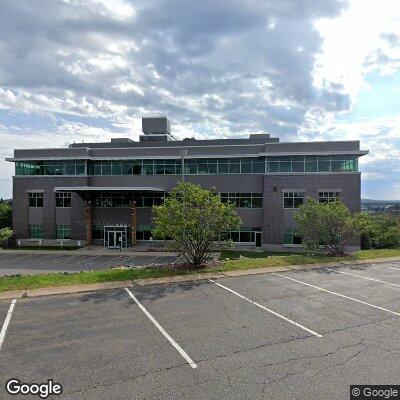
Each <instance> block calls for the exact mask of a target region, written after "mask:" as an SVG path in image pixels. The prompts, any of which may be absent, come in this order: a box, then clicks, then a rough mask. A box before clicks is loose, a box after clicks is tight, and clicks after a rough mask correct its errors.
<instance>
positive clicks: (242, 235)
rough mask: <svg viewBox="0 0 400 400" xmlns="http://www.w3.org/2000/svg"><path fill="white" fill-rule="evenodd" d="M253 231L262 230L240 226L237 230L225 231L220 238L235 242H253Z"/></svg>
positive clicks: (260, 230)
mask: <svg viewBox="0 0 400 400" xmlns="http://www.w3.org/2000/svg"><path fill="white" fill-rule="evenodd" d="M255 232H262V228H257V227H253V228H251V227H246V226H241V227H240V228H239V229H238V230H235V231H231V232H225V233H224V234H222V237H221V239H224V240H232V241H233V242H235V243H255V241H256V239H255Z"/></svg>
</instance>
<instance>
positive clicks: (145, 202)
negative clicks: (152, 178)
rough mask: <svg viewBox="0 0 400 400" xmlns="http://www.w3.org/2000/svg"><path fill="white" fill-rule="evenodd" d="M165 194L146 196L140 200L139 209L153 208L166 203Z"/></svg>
mask: <svg viewBox="0 0 400 400" xmlns="http://www.w3.org/2000/svg"><path fill="white" fill-rule="evenodd" d="M164 199H165V196H164V194H144V195H143V196H141V197H140V198H139V201H138V203H137V206H138V207H153V206H159V205H161V204H163V203H164Z"/></svg>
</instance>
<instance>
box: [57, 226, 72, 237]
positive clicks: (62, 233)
mask: <svg viewBox="0 0 400 400" xmlns="http://www.w3.org/2000/svg"><path fill="white" fill-rule="evenodd" d="M56 236H57V239H71V226H70V225H57V226H56Z"/></svg>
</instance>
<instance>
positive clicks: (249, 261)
mask: <svg viewBox="0 0 400 400" xmlns="http://www.w3.org/2000/svg"><path fill="white" fill-rule="evenodd" d="M241 256H242V257H244V258H240V257H241ZM395 256H400V249H378V250H361V251H358V252H357V253H354V254H352V255H347V256H343V257H332V256H326V255H315V254H304V253H267V252H251V251H235V250H224V251H222V252H221V256H220V260H221V263H220V264H217V265H216V266H214V267H210V268H207V269H202V270H193V269H182V268H180V269H179V268H166V267H164V268H141V269H109V270H104V271H88V272H78V273H72V274H63V273H61V274H60V273H58V274H49V275H25V276H6V277H0V292H1V291H5V290H27V289H37V288H43V287H50V286H65V285H75V284H86V283H101V282H112V281H122V280H132V279H143V278H160V277H166V276H174V275H185V274H194V273H198V272H218V271H233V270H241V269H248V268H265V267H277V266H286V265H301V264H323V263H328V262H338V261H354V260H366V259H373V258H384V257H395Z"/></svg>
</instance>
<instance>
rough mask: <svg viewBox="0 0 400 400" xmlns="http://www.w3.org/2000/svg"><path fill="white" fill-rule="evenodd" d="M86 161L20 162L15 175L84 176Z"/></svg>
mask: <svg viewBox="0 0 400 400" xmlns="http://www.w3.org/2000/svg"><path fill="white" fill-rule="evenodd" d="M85 163H86V162H85V161H84V160H63V161H50V160H46V161H18V162H16V163H15V175H84V174H85V173H86V168H85Z"/></svg>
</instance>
